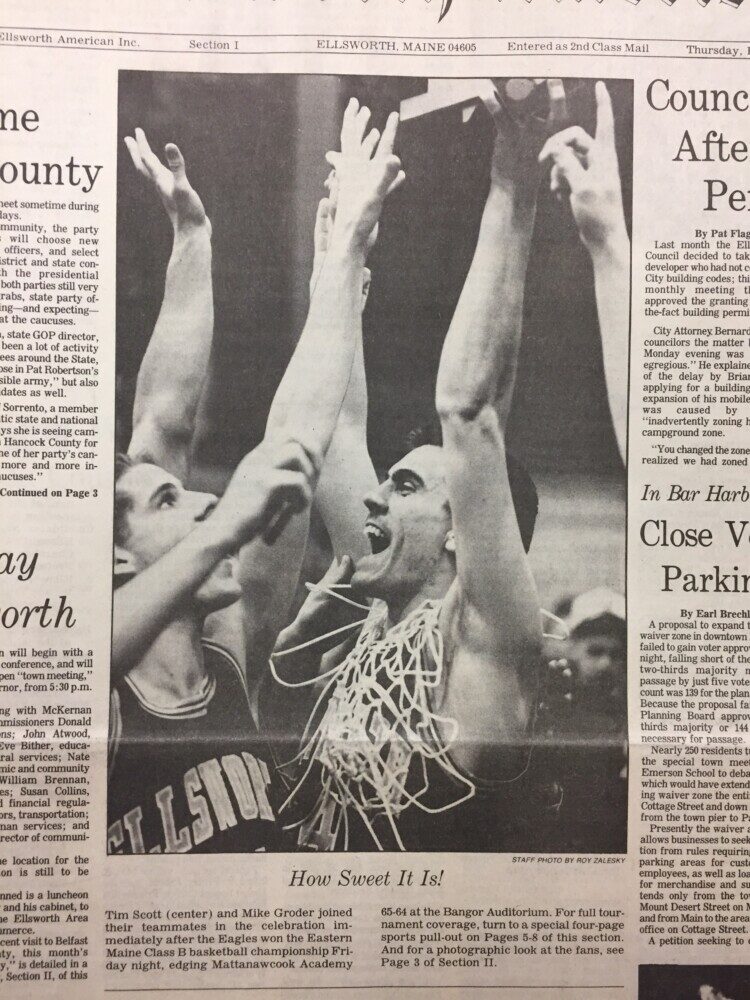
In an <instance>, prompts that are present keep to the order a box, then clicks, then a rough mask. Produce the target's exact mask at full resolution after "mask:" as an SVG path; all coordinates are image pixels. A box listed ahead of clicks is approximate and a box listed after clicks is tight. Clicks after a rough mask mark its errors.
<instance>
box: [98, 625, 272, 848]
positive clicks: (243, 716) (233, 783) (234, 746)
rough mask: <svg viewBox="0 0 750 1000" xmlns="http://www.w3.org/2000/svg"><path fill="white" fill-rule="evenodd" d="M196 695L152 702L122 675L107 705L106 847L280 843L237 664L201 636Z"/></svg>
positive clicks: (266, 768) (266, 770) (262, 754)
mask: <svg viewBox="0 0 750 1000" xmlns="http://www.w3.org/2000/svg"><path fill="white" fill-rule="evenodd" d="M203 654H204V662H205V668H206V675H205V678H204V681H203V686H202V688H201V690H200V692H199V693H198V694H197V695H196V696H194V697H192V698H191V699H190V700H188V701H185V702H183V703H182V704H180V705H177V706H174V707H171V706H170V707H169V708H163V707H160V706H157V705H154V704H152V703H151V702H149V700H148V699H147V698H146V697H145V696H144V694H143V692H142V691H140V690H139V687H138V684H137V682H136V680H135V679H134V678H133V677H131V676H130V675H126V676H125V677H124V678H123V680H121V681H120V682H118V683H117V684H116V685H115V687H114V688H113V690H112V695H111V704H110V740H109V755H110V761H109V784H108V796H107V816H108V820H107V825H108V834H107V851H108V853H110V854H179V853H185V852H199V853H209V852H222V853H224V852H226V853H228V852H238V851H242V852H251V851H266V850H274V849H276V848H277V847H278V844H279V824H278V823H277V820H276V808H277V805H278V803H277V802H276V801H275V800H276V792H275V788H276V785H277V784H278V782H276V781H274V780H273V778H272V775H273V773H274V772H273V767H272V766H271V765H270V763H269V762H270V761H271V759H272V758H271V756H270V752H269V750H268V747H267V746H266V744H265V742H264V741H263V740H262V739H261V737H260V736H259V734H258V732H257V728H256V726H255V722H254V720H253V717H252V714H251V711H250V704H249V701H248V694H247V688H246V684H245V678H244V675H243V673H242V670H241V669H240V666H239V664H238V663H237V661H236V660H234V658H233V657H232V656H230V655H229V653H227V652H226V650H224V649H222V648H221V647H219V646H217V645H214V644H213V643H209V642H207V641H204V643H203Z"/></svg>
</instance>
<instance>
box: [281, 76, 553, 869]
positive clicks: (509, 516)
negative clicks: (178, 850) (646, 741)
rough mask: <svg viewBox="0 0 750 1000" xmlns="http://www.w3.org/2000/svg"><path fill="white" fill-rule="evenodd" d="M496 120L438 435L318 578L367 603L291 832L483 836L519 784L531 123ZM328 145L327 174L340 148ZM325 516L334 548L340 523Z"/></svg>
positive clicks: (535, 625)
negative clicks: (517, 392)
mask: <svg viewBox="0 0 750 1000" xmlns="http://www.w3.org/2000/svg"><path fill="white" fill-rule="evenodd" d="M549 93H550V116H551V118H556V117H559V116H560V115H561V114H562V113H563V105H564V100H565V98H564V92H563V90H562V84H561V83H560V81H550V85H549ZM495 120H496V123H497V137H496V142H495V148H494V152H493V159H492V169H491V180H490V190H489V194H488V198H487V203H486V206H485V210H484V215H483V218H482V223H481V227H480V233H479V239H478V243H477V247H476V251H475V255H474V259H473V262H472V265H471V268H470V270H469V274H468V277H467V279H466V283H465V285H464V289H463V292H462V295H461V297H460V300H459V303H458V306H457V309H456V312H455V315H454V317H453V321H452V323H451V327H450V330H449V332H448V335H447V338H446V341H445V345H444V347H443V353H442V357H441V361H440V367H439V372H438V380H437V392H436V406H437V411H438V414H439V418H440V424H441V428H442V436H443V444H442V446H440V445H437V444H423V445H421V446H419V447H417V448H415V449H414V450H412V451H411V452H410V453H409V454H408V455H406V457H405V458H404V459H402V461H400V462H398V463H396V465H394V466H393V467H392V468H391V469H390V470H389V473H388V477H387V479H386V480H385V482H383V483H382V484H381V485H380V486H378V487H376V488H372V489H370V491H369V492H368V493H367V495H366V496H365V500H364V502H365V506H366V508H367V518H366V524H365V534H366V537H367V540H368V544H369V548H370V551H369V552H368V553H367V554H366V555H364V556H363V557H361V558H358V559H357V560H356V565H355V564H353V563H352V561H351V560H348V559H346V558H342V559H340V560H339V561H337V562H336V563H335V564H334V566H333V567H332V569H331V572H330V574H329V575H328V577H327V579H325V580H324V581H323V584H324V586H325V587H326V589H332V588H335V587H336V586H338V587H339V588H341V587H342V585H345V584H347V583H348V584H350V586H351V591H350V592H351V594H352V595H353V596H354V597H355V598H356V599H357V600H359V601H365V600H367V601H370V600H371V601H373V602H374V603H373V605H372V609H371V610H370V611H369V613H368V609H367V605H366V604H363V605H362V607H363V612H362V613H363V614H367V621H366V622H365V624H364V627H363V629H362V631H361V634H360V635H359V637H358V638H357V640H356V644H355V646H354V649H352V650H351V651H350V652H348V653H346V655H344V657H343V659H341V655H342V653H343V652H344V649H343V647H339V648H337V649H335V650H333V651H330V652H329V653H327V654H326V655H325V656H324V657H323V660H322V665H321V668H320V670H321V676H320V677H319V678H318V679H317V682H316V683H317V685H318V687H319V688H320V689H321V690H320V695H319V698H318V706H319V709H318V710H316V711H314V712H313V713H312V716H311V718H310V722H309V724H308V727H307V732H306V734H305V737H304V739H303V748H302V751H301V753H300V755H299V759H298V764H299V768H300V769H301V772H302V776H301V778H299V780H298V784H297V787H296V791H295V794H294V796H293V797H292V800H291V802H292V803H293V805H295V806H297V807H298V808H302V809H303V812H304V815H303V818H302V819H301V820H298V821H297V823H296V827H297V830H298V843H299V846H300V847H302V848H306V849H318V850H337V849H338V850H346V849H349V850H367V849H380V850H387V849H409V850H420V849H428V850H493V849H494V850H497V849H499V847H500V844H501V841H502V838H503V832H502V831H501V829H500V828H499V827H498V826H497V825H496V824H497V822H498V813H497V809H496V808H495V805H496V803H497V802H498V791H499V789H502V790H503V791H505V792H506V793H508V795H507V799H506V802H507V803H508V808H509V810H510V808H511V807H510V801H511V798H512V794H511V793H512V791H513V790H514V789H518V788H520V787H521V786H520V785H519V784H518V779H519V778H520V777H521V775H522V774H523V772H524V770H525V768H526V764H527V760H528V757H527V752H526V750H525V749H524V747H525V744H526V742H527V735H528V730H529V726H530V722H531V716H532V711H533V706H534V705H535V703H536V697H537V673H538V671H537V666H538V661H539V652H540V643H541V627H540V611H539V601H538V597H537V594H536V588H535V586H534V581H533V579H532V576H531V573H530V570H529V566H528V562H527V559H526V550H527V548H528V545H529V544H530V541H531V534H532V531H533V523H534V518H535V512H536V503H535V494H534V491H533V488H532V489H529V488H528V481H527V480H524V476H523V474H522V473H521V472H520V471H517V470H516V469H515V467H511V468H509V463H508V459H507V456H506V451H505V442H504V435H505V426H506V422H507V417H508V411H509V407H510V401H511V395H512V389H513V383H514V377H515V369H516V363H517V355H518V348H519V338H520V330H521V316H522V308H523V296H524V282H525V274H526V266H527V262H528V256H529V249H530V244H531V235H532V228H533V221H534V216H535V209H536V195H537V187H538V169H537V155H538V153H539V150H540V148H541V146H542V143H543V139H544V136H543V134H542V133H543V129H539V128H535V125H534V123H533V122H527V123H524V124H519V123H517V122H515V121H513V120H511V119H510V117H509V116H508V115H507V114H506V113H505V112H504V109H502V108H497V109H496V112H495ZM343 148H344V140H343V137H342V150H343ZM329 159H332V162H333V163H334V166H335V167H336V170H337V172H338V169H339V168H338V158H337V157H336V155H335V154H334V156H333V157H332V158H331V157H329ZM361 405H362V404H361V401H360V412H361ZM353 410H354V407H353V408H352V412H353ZM362 440H363V435H361V434H360V438H359V442H360V444H359V446H360V447H361V442H362ZM350 441H351V442H352V445H353V446H354V444H355V441H356V439H355V435H354V434H353V433H352V435H351V437H350ZM365 466H366V462H365V459H364V456H363V455H362V454H361V453H360V454H356V455H355V454H353V455H352V456H351V459H350V461H349V462H348V463H341V464H339V465H337V466H335V467H333V466H331V467H330V468H329V469H328V470H327V471H328V473H329V474H330V475H331V476H332V477H334V476H335V475H336V474H337V473H338V474H340V475H341V477H342V478H341V481H340V484H339V495H340V496H342V497H351V496H353V495H354V494H355V490H354V488H353V486H354V484H353V483H352V482H351V481H347V480H346V473H347V470H348V468H356V469H360V468H364V467H365ZM511 469H512V471H511ZM510 475H512V476H513V478H514V480H516V483H517V488H516V490H515V493H516V497H515V499H516V501H517V502H516V503H515V504H514V496H513V491H512V490H511V483H510ZM367 478H368V479H369V480H370V481H372V480H373V479H374V473H373V472H372V469H371V465H370V466H368V468H367ZM524 486H525V487H526V488H525V489H524ZM532 495H533V499H531V497H532ZM341 509H342V508H341V506H339V511H340V510H341ZM321 510H322V512H323V515H324V517H326V511H325V509H324V507H323V505H322V504H321ZM327 523H328V522H327ZM361 523H362V522H361V515H360V525H361ZM339 530H340V526H339ZM329 531H330V532H331V535H332V538H333V539H334V548H337V543H336V538H337V525H335V524H334V525H333V526H332V527H329ZM339 551H340V550H339ZM337 554H338V552H337ZM325 605H326V602H325V601H323V600H322V599H321V594H320V593H314V594H313V595H312V596H311V599H310V603H309V604H308V607H306V608H303V610H302V612H301V613H300V616H299V618H298V620H297V622H296V623H295V624H294V625H293V626H291V627H290V628H289V629H287V630H285V632H284V633H283V634H282V636H281V637H280V640H279V643H278V645H277V650H276V667H275V669H276V673H277V676H278V677H279V678H280V679H281V681H282V683H298V684H304V683H307V682H308V681H307V679H304V678H303V680H301V681H300V680H299V676H300V675H301V674H300V672H302V674H304V670H305V669H306V668H305V666H304V665H303V666H302V667H301V668H300V666H299V661H298V662H297V663H296V664H295V663H294V654H295V653H296V652H297V650H298V649H299V648H300V647H303V646H304V644H306V643H308V642H310V640H311V639H312V638H314V637H315V634H316V631H318V630H319V629H320V619H321V617H322V616H321V614H319V613H318V612H319V611H321V610H323V609H324V608H325ZM318 634H319V633H318ZM309 648H310V647H308V649H309ZM302 659H303V660H304V659H305V657H304V655H303V657H302ZM287 668H288V670H289V672H288V673H286V672H285V671H287ZM292 678H295V679H294V680H292ZM490 789H492V801H493V810H492V812H491V813H490V812H489V811H488V809H487V807H486V803H487V801H488V798H487V797H485V795H484V793H485V792H487V791H489V790H490ZM310 792H311V793H312V794H311V795H310V794H309V793H310ZM290 808H292V806H290ZM502 843H503V846H505V847H506V849H507V846H508V843H509V841H508V840H505V841H502Z"/></svg>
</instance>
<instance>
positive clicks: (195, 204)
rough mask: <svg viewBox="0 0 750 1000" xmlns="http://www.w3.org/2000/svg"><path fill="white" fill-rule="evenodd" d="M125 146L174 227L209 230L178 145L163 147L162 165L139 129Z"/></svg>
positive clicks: (201, 204) (207, 221) (209, 225)
mask: <svg viewBox="0 0 750 1000" xmlns="http://www.w3.org/2000/svg"><path fill="white" fill-rule="evenodd" d="M125 145H126V146H127V147H128V152H129V153H130V158H131V159H132V161H133V165H134V166H135V169H136V170H137V171H138V173H139V174H141V175H142V176H143V177H145V178H146V179H147V180H148V181H149V182H150V183H151V184H152V185H153V187H154V188H155V189H156V191H157V193H158V195H159V197H160V198H161V201H162V204H163V205H164V208H165V210H166V212H167V215H168V216H169V218H170V221H171V223H172V225H173V227H174V228H175V230H178V229H186V228H190V227H198V226H207V227H208V230H209V232H210V227H211V223H210V222H209V220H208V217H207V216H206V210H205V208H204V207H203V202H202V201H201V199H200V198H199V197H198V195H197V193H196V192H195V189H194V188H193V187H192V185H191V184H190V181H189V180H188V179H187V174H186V173H185V160H184V158H183V156H182V153H181V152H180V150H179V149H178V148H177V146H175V144H174V143H173V142H168V143H167V144H166V146H165V147H164V156H165V158H166V161H167V165H166V166H165V165H164V164H163V163H162V162H161V160H160V159H159V157H158V156H157V155H156V154H155V153H154V152H153V150H152V149H151V146H149V143H148V139H147V138H146V133H145V132H144V131H143V129H142V128H137V129H136V130H135V138H133V137H132V136H129V135H128V136H125Z"/></svg>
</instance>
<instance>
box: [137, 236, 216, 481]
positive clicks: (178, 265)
mask: <svg viewBox="0 0 750 1000" xmlns="http://www.w3.org/2000/svg"><path fill="white" fill-rule="evenodd" d="M213 326H214V304H213V288H212V281H211V237H210V230H209V228H208V225H207V224H204V225H202V226H191V227H184V228H178V229H176V231H175V236H174V243H173V247H172V255H171V257H170V261H169V265H168V267H167V275H166V280H165V286H164V300H163V302H162V307H161V310H160V312H159V318H158V319H157V321H156V326H155V327H154V332H153V335H152V337H151V341H150V343H149V346H148V349H147V351H146V354H145V356H144V358H143V363H142V365H141V369H140V372H139V374H138V384H137V388H136V398H135V405H134V412H133V425H134V434H133V438H134V443H133V446H132V447H131V450H133V449H135V450H141V451H144V452H145V451H146V450H149V451H150V450H153V449H157V450H160V451H161V452H164V453H166V454H158V455H152V456H151V457H153V458H154V459H155V460H157V461H159V460H160V459H162V458H165V459H166V461H163V462H160V464H164V465H167V467H171V466H174V465H175V464H177V465H179V466H180V468H177V469H175V470H174V471H175V472H177V473H178V474H180V475H184V474H185V471H186V468H185V467H186V464H187V453H188V450H189V446H190V441H191V439H192V436H193V430H194V423H195V415H196V411H197V408H198V403H199V400H200V395H201V391H202V388H203V384H204V381H205V378H206V373H207V368H208V359H209V354H210V350H211V341H212V338H213ZM168 463H169V464H168Z"/></svg>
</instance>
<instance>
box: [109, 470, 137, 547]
mask: <svg viewBox="0 0 750 1000" xmlns="http://www.w3.org/2000/svg"><path fill="white" fill-rule="evenodd" d="M136 464H137V463H136V462H134V461H133V459H132V458H131V457H130V456H129V455H125V454H124V453H123V452H118V453H117V454H116V455H115V514H114V529H113V535H114V540H115V545H124V544H125V542H126V541H127V540H128V514H129V513H130V510H131V508H132V506H133V500H132V498H131V497H130V496H128V494H127V493H126V492H125V491H124V490H118V488H117V484H118V483H119V482H120V480H121V479H122V477H123V476H124V475H125V473H126V472H127V471H128V470H129V469H132V468H133V467H134V466H135V465H136Z"/></svg>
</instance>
